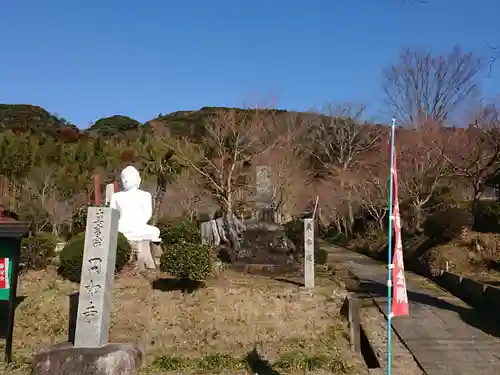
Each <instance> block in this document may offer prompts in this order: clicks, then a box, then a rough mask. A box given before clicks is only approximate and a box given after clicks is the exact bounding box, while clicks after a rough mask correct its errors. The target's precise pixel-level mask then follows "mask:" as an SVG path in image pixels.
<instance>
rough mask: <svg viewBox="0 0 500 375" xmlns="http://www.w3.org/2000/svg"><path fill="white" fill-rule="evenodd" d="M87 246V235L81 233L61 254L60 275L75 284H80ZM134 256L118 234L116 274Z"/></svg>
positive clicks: (125, 241) (124, 239)
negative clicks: (85, 247) (84, 252)
mask: <svg viewBox="0 0 500 375" xmlns="http://www.w3.org/2000/svg"><path fill="white" fill-rule="evenodd" d="M84 246H85V233H79V234H77V235H76V236H74V237H73V238H71V239H70V240H69V241H68V243H67V244H66V246H64V248H63V249H62V251H61V253H60V254H59V262H60V265H59V274H60V275H61V276H62V277H63V278H65V279H68V280H70V281H73V282H75V283H79V282H80V277H81V274H82V262H83V251H84ZM131 254H132V248H131V246H130V244H129V242H128V241H127V239H126V238H125V236H124V235H123V234H121V233H118V244H117V247H116V265H115V272H116V273H119V272H120V271H121V270H122V269H123V268H124V267H125V265H126V264H127V262H128V261H129V259H130V256H131Z"/></svg>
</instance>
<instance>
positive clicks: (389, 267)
mask: <svg viewBox="0 0 500 375" xmlns="http://www.w3.org/2000/svg"><path fill="white" fill-rule="evenodd" d="M395 135H396V119H395V118H393V119H392V124H391V150H390V155H391V156H390V157H391V162H390V171H389V174H390V177H389V228H388V239H387V250H388V251H387V253H388V261H387V270H388V277H387V311H388V314H387V375H391V329H392V268H393V267H394V265H393V264H392V222H393V220H394V218H393V194H394V189H393V181H394V138H395Z"/></svg>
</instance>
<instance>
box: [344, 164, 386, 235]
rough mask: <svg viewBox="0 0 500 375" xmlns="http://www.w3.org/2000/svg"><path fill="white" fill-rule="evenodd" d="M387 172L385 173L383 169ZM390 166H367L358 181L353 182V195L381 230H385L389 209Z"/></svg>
mask: <svg viewBox="0 0 500 375" xmlns="http://www.w3.org/2000/svg"><path fill="white" fill-rule="evenodd" d="M384 170H385V171H387V173H385V174H384V173H383V171H384ZM388 173H389V170H388V168H382V167H381V166H379V167H378V168H373V166H372V167H371V168H367V169H366V170H365V171H363V172H360V176H359V178H358V180H357V181H356V182H351V187H352V190H353V193H354V194H353V195H354V197H355V199H356V201H358V202H359V204H360V206H361V208H362V209H364V210H365V211H366V212H367V213H368V214H369V215H370V216H371V218H372V219H373V220H374V221H375V222H376V223H377V226H378V228H379V230H380V231H384V218H385V216H386V214H387V211H388V201H389V194H388V185H389V184H388V183H387V182H388V181H387V176H388Z"/></svg>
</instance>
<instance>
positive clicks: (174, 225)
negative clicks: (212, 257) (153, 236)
mask: <svg viewBox="0 0 500 375" xmlns="http://www.w3.org/2000/svg"><path fill="white" fill-rule="evenodd" d="M158 228H159V229H160V238H161V241H162V244H163V245H165V246H170V245H175V244H178V243H200V242H201V235H200V231H199V230H198V227H197V226H196V224H195V223H193V222H191V221H189V220H186V219H170V218H162V219H160V220H159V221H158Z"/></svg>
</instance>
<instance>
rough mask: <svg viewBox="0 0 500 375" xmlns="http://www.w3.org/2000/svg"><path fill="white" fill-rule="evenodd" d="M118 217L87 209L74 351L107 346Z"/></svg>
mask: <svg viewBox="0 0 500 375" xmlns="http://www.w3.org/2000/svg"><path fill="white" fill-rule="evenodd" d="M118 215H119V214H118V211H117V210H115V209H112V208H107V207H89V209H88V213H87V227H86V231H85V250H84V252H83V261H82V277H81V279H80V296H79V300H78V315H77V318H76V332H75V347H76V348H97V347H100V346H103V345H105V344H107V343H108V332H109V313H110V309H111V289H112V287H113V278H114V273H115V264H116V245H117V240H118Z"/></svg>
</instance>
